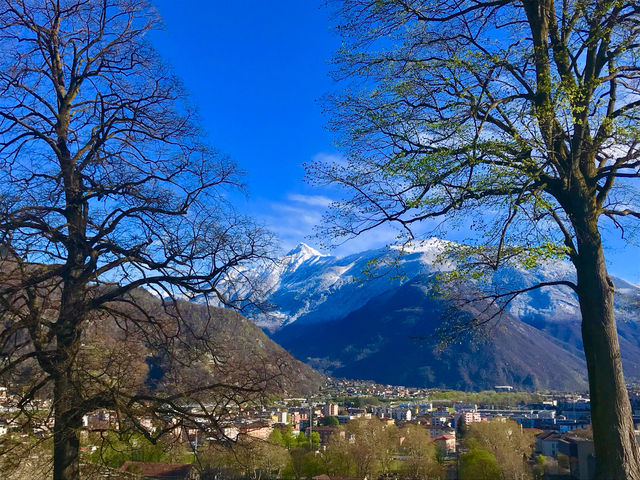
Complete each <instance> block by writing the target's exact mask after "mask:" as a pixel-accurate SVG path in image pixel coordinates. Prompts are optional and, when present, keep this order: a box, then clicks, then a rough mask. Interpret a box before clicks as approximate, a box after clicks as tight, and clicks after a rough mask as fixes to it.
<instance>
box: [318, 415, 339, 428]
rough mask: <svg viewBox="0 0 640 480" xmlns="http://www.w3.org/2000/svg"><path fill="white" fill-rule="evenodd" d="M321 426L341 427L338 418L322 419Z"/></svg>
mask: <svg viewBox="0 0 640 480" xmlns="http://www.w3.org/2000/svg"><path fill="white" fill-rule="evenodd" d="M320 424H321V425H324V426H325V427H337V426H338V425H340V422H339V421H338V417H333V416H331V417H322V418H321V419H320Z"/></svg>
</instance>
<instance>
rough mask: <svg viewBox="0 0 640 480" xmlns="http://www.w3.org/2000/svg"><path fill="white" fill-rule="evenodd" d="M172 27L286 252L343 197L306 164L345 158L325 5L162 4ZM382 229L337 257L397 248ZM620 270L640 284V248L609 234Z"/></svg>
mask: <svg viewBox="0 0 640 480" xmlns="http://www.w3.org/2000/svg"><path fill="white" fill-rule="evenodd" d="M153 3H154V5H155V6H156V7H157V9H158V11H159V13H160V15H161V16H162V18H163V21H164V24H165V29H164V30H163V31H161V32H157V33H154V34H153V37H152V41H153V43H154V45H155V46H156V48H157V49H158V50H159V52H160V53H161V55H162V56H163V58H164V59H165V60H166V61H167V62H168V63H169V64H171V65H172V66H173V67H174V69H175V71H176V73H177V75H178V76H179V77H181V78H182V80H183V82H184V85H185V87H186V89H187V90H188V91H189V92H190V93H191V95H192V101H193V103H194V104H195V105H197V106H198V108H199V110H200V115H201V118H202V122H203V125H204V128H205V130H206V131H207V133H208V136H209V139H210V141H211V144H212V145H213V146H214V147H215V148H217V149H218V150H220V151H222V152H224V153H226V154H228V155H230V156H231V157H232V158H233V159H235V160H236V161H237V162H238V163H239V165H240V166H241V168H242V169H243V170H245V171H246V172H247V175H246V181H247V186H248V191H249V198H248V199H247V200H242V201H241V202H240V203H241V205H240V208H241V209H242V210H244V211H245V212H247V213H249V214H251V215H252V216H254V217H255V218H256V219H257V220H258V221H260V222H263V223H265V224H266V225H268V226H269V227H270V228H272V229H273V230H274V231H275V232H276V233H277V234H278V235H279V237H280V239H281V241H282V248H283V250H287V249H289V248H292V247H293V246H295V244H297V243H298V242H300V241H305V242H306V243H309V244H310V245H312V246H316V245H317V244H318V242H317V241H316V240H314V239H310V238H308V235H310V234H311V233H312V227H313V226H314V225H315V224H317V223H318V222H320V221H321V213H322V211H323V210H324V208H325V207H326V205H327V203H328V202H329V197H331V196H332V195H335V192H331V191H319V190H317V189H315V188H313V187H311V186H310V185H308V184H306V183H305V182H304V181H303V179H304V170H303V167H302V164H303V163H305V162H309V161H312V160H314V159H316V158H323V157H324V158H326V157H327V156H334V155H338V152H337V151H336V150H335V148H334V146H333V142H332V135H331V133H330V132H329V131H327V130H326V128H325V126H326V123H327V117H326V116H325V115H324V114H323V113H322V111H321V106H320V104H319V99H320V98H321V97H322V95H324V94H326V93H328V92H330V91H332V90H335V89H336V88H337V86H336V84H335V82H334V81H333V80H331V79H330V78H329V77H328V72H329V70H330V66H329V64H328V62H329V61H330V59H331V57H332V56H333V53H334V52H335V50H336V49H337V48H339V46H340V40H339V39H338V37H337V36H336V34H335V33H334V32H333V31H332V30H331V28H330V25H331V22H330V14H331V12H330V10H329V8H327V7H325V6H324V3H325V0H277V1H266V0H244V1H242V2H238V1H233V0H227V1H221V0H185V1H175V0H154V2H153ZM393 238H394V232H393V231H392V230H390V229H382V230H379V231H377V232H375V233H372V234H370V235H368V236H367V237H363V238H359V239H355V240H353V241H350V242H349V243H347V244H346V245H344V246H342V247H340V248H338V249H337V250H335V251H334V252H333V253H336V254H345V253H350V252H354V251H359V250H363V249H366V248H372V247H376V246H381V245H384V244H386V243H388V242H391V241H392V240H393ZM605 240H606V243H607V245H608V248H607V251H606V255H607V258H608V260H609V268H610V270H611V272H612V273H613V274H616V275H619V276H622V277H623V278H626V279H628V280H630V281H633V282H640V268H638V265H640V254H639V252H640V247H635V246H626V244H625V242H623V241H620V240H619V234H617V233H615V232H612V233H609V234H606V236H605Z"/></svg>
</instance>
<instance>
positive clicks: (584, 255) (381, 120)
mask: <svg viewBox="0 0 640 480" xmlns="http://www.w3.org/2000/svg"><path fill="white" fill-rule="evenodd" d="M337 10H338V11H337V16H338V27H337V28H338V32H339V33H340V34H341V36H342V38H343V41H344V43H343V45H344V47H343V48H342V50H341V51H339V52H338V55H337V57H336V60H335V67H336V68H335V75H336V77H337V78H338V79H340V80H342V82H343V85H344V88H343V89H342V91H341V93H338V94H336V95H333V96H331V97H330V98H329V99H328V102H327V109H328V110H329V111H330V112H331V126H332V127H333V128H334V129H335V131H336V132H337V133H338V138H339V143H340V145H341V146H342V147H343V152H344V155H345V158H344V160H343V161H339V162H334V163H326V162H324V163H323V162H318V163H315V164H312V165H310V166H309V170H310V175H311V178H312V179H313V180H315V181H316V182H318V183H320V184H334V185H339V186H341V187H343V189H344V190H343V191H344V192H345V195H344V197H343V198H342V199H341V200H339V201H336V202H334V204H333V205H332V207H331V208H330V210H329V212H328V214H327V216H326V218H325V222H323V226H322V227H320V232H321V234H327V235H331V236H333V237H334V238H337V239H338V240H344V239H348V238H352V237H354V236H357V235H360V234H362V233H365V232H368V231H370V230H372V229H375V228H378V227H380V226H382V225H385V224H387V225H395V226H397V227H398V230H399V234H400V236H401V238H404V239H406V240H411V239H413V238H415V237H416V236H419V235H421V234H424V232H425V231H428V232H429V233H431V232H433V231H436V232H437V231H441V229H442V228H447V227H451V226H458V227H460V226H463V227H465V228H467V229H468V230H469V231H470V232H471V234H470V235H469V238H468V241H466V242H464V245H453V246H452V247H453V248H452V252H451V253H452V254H453V258H452V260H453V261H454V263H453V264H454V265H455V266H456V273H457V274H458V275H459V276H460V277H462V278H463V279H467V278H470V277H472V278H481V277H480V275H481V274H483V273H486V272H489V273H490V272H492V271H494V270H496V269H498V268H499V267H500V266H501V265H503V264H504V263H505V262H517V263H520V264H522V265H524V266H525V267H527V268H533V267H535V266H536V265H537V264H538V263H539V262H540V261H541V260H544V259H550V258H564V259H567V260H569V261H571V262H572V263H573V265H574V266H575V269H576V277H575V278H573V279H572V278H568V279H552V280H550V281H548V282H545V283H542V284H540V285H536V286H535V287H536V288H537V287H544V286H550V285H562V286H564V287H566V288H570V289H572V290H573V291H574V292H575V293H576V295H577V297H578V300H579V302H580V309H581V313H582V322H583V329H582V331H583V343H584V347H585V356H586V359H587V370H588V374H589V383H590V392H591V409H592V420H593V424H594V442H595V449H596V458H597V466H598V467H597V468H598V475H599V478H636V477H638V476H640V466H639V465H638V463H639V459H638V452H637V448H636V447H635V441H634V440H633V433H632V431H633V424H632V420H631V409H630V406H629V401H628V398H627V392H626V386H625V382H624V376H623V373H622V365H621V361H620V352H619V343H618V338H617V332H616V326H615V318H614V309H613V293H614V285H613V282H612V281H611V279H610V278H609V276H608V273H607V269H606V262H605V257H604V253H603V245H602V238H601V229H602V228H605V227H607V226H612V227H616V228H618V229H620V231H621V232H624V233H625V234H628V233H629V231H630V230H633V229H634V228H635V227H636V226H637V220H638V218H640V205H639V204H638V190H637V183H636V182H637V178H638V177H639V176H640V150H639V146H640V143H639V140H640V129H639V128H638V118H639V115H640V100H638V94H639V93H640V63H639V62H640V55H639V54H640V42H639V41H638V40H639V38H640V7H639V6H638V3H637V2H635V1H631V0H623V1H613V0H610V1H607V0H604V1H602V0H584V1H571V0H567V1H559V0H480V1H475V0H474V1H467V0H444V1H431V0H344V1H342V2H339V7H338V9H337ZM445 253H446V252H445ZM532 288H533V287H532ZM468 290H469V289H467V291H468ZM517 293H518V292H517V291H516V292H512V291H505V292H491V295H486V296H484V297H483V298H482V299H481V300H482V301H485V302H488V303H489V306H491V305H493V304H494V303H495V302H496V301H497V303H498V307H499V308H498V310H496V309H493V308H489V307H487V308H480V309H478V310H479V311H481V312H483V313H485V314H488V315H474V316H473V318H471V320H468V319H464V321H463V322H461V324H460V325H458V328H459V329H460V330H465V329H471V328H474V327H476V326H478V325H479V324H482V323H485V322H487V321H488V320H490V319H492V318H494V317H495V315H494V313H495V312H496V311H497V312H498V313H499V312H500V309H501V308H503V307H504V305H505V304H508V302H510V301H511V300H512V299H513V297H514V295H515V294H517ZM487 317H488V318H487ZM612 412H613V416H612Z"/></svg>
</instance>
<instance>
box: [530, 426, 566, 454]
mask: <svg viewBox="0 0 640 480" xmlns="http://www.w3.org/2000/svg"><path fill="white" fill-rule="evenodd" d="M560 440H562V435H561V434H559V433H557V432H554V431H553V430H545V431H543V432H542V433H541V434H539V435H537V436H536V452H538V453H539V454H541V455H544V456H545V457H553V458H558V442H559V441H560Z"/></svg>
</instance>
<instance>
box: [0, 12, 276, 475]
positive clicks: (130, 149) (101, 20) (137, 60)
mask: <svg viewBox="0 0 640 480" xmlns="http://www.w3.org/2000/svg"><path fill="white" fill-rule="evenodd" d="M156 24H157V18H156V15H155V14H154V13H153V11H152V10H150V9H149V8H147V5H146V4H145V2H144V0H104V1H103V0H60V1H54V0H47V1H41V0H0V43H1V44H2V49H1V54H0V92H1V95H0V245H1V248H0V253H1V255H0V257H1V259H0V263H1V264H0V275H1V277H2V278H1V280H2V281H1V286H0V307H1V314H0V352H1V355H0V376H1V377H2V380H3V383H5V382H6V383H10V384H11V385H14V386H16V391H17V393H22V398H21V399H20V401H19V402H18V404H17V406H18V407H19V408H20V412H21V416H20V418H19V420H20V421H22V422H23V423H24V425H25V428H26V429H28V428H30V427H31V426H33V424H34V422H35V421H36V420H38V419H39V417H38V415H39V413H38V412H39V409H40V408H41V407H39V405H40V403H39V400H41V399H43V398H52V399H53V403H52V408H51V412H49V413H50V414H51V415H52V417H53V419H54V423H55V425H54V428H53V440H54V442H53V444H54V445H53V478H54V479H55V480H75V479H77V478H78V477H79V446H80V441H79V436H78V431H79V429H80V427H81V422H82V417H83V415H84V414H86V413H88V412H91V411H92V410H95V409H97V408H105V409H111V410H114V411H117V412H118V419H119V427H120V428H121V429H126V428H134V429H136V430H138V431H140V432H141V433H142V434H143V435H144V436H145V437H147V438H148V439H149V440H153V441H157V440H158V438H159V437H160V436H162V435H163V434H165V433H167V432H168V431H171V430H174V429H180V428H182V427H190V428H198V429H207V430H209V431H210V434H212V435H215V432H222V431H223V430H222V429H221V428H217V427H218V420H219V419H220V416H221V415H224V414H225V413H224V412H227V411H228V410H229V409H228V405H234V406H235V405H239V404H242V403H244V402H246V401H259V400H260V397H261V395H262V393H261V392H263V391H264V390H265V388H266V383H265V382H267V381H268V378H273V376H274V373H275V372H274V371H270V372H267V371H266V370H265V369H262V368H256V365H255V364H253V365H250V366H247V369H244V368H239V369H236V368H229V367H230V365H227V360H228V359H227V358H226V356H225V355H224V354H223V353H222V352H221V350H220V348H218V347H219V345H217V344H216V342H215V341H213V338H212V334H213V332H212V329H211V328H210V325H211V318H210V317H209V318H198V319H197V322H195V323H194V322H191V321H189V319H188V318H187V315H186V314H185V312H186V313H188V314H189V315H191V313H193V312H192V308H191V307H190V306H188V305H187V304H185V303H180V302H178V301H176V300H175V299H176V297H177V296H178V295H184V296H193V295H202V296H203V297H205V298H208V297H212V298H214V299H215V301H216V302H222V303H227V304H231V300H232V299H235V300H237V301H238V302H240V303H242V300H243V299H242V298H241V297H240V296H238V295H236V294H237V292H236V291H235V290H234V282H233V279H239V278H240V276H238V275H237V271H238V268H241V267H242V266H243V265H244V264H246V263H248V262H255V261H258V260H259V259H260V258H262V257H264V255H265V254H266V249H267V247H268V245H269V238H268V236H267V235H265V234H264V233H263V232H262V231H261V230H260V229H257V228H255V227H254V226H253V225H252V223H251V222H250V221H249V220H247V219H246V218H244V217H242V216H240V215H238V214H236V213H234V211H233V209H232V208H231V206H230V205H229V204H228V202H227V201H226V200H225V198H226V195H227V192H228V191H229V189H233V188H236V187H239V186H240V181H241V179H240V172H239V170H238V168H237V167H236V165H235V164H234V163H233V162H231V161H230V160H229V159H227V158H226V157H224V156H222V155H220V154H218V153H216V152H215V151H213V150H212V149H211V148H210V147H208V146H207V145H206V144H205V143H204V140H203V136H202V134H201V131H200V129H199V128H198V124H197V118H195V116H194V113H193V111H192V109H191V108H190V107H189V105H188V103H186V98H185V95H184V92H183V90H182V88H181V86H180V82H179V81H178V79H176V78H175V76H174V75H173V74H172V73H171V71H170V69H168V68H167V67H166V66H165V65H163V63H162V62H161V60H160V59H159V58H158V56H157V54H156V53H155V52H154V51H153V49H152V48H151V46H150V45H149V43H148V42H147V41H146V40H145V34H146V33H148V32H149V30H150V29H152V28H154V27H155V25H156ZM140 289H144V290H145V291H146V292H149V291H151V292H154V295H151V294H149V293H146V292H145V291H141V290H140ZM160 299H163V300H160ZM207 315H210V314H207ZM207 315H205V316H207ZM149 365H151V367H152V370H154V369H155V370H154V371H159V372H160V373H161V374H160V375H157V376H155V377H154V376H150V375H149ZM186 399H188V400H186ZM215 399H223V400H222V402H216V401H215ZM188 402H189V403H188ZM194 404H195V405H199V406H200V408H199V409H198V412H196V413H194V410H193V409H192V408H191V406H192V405H194ZM188 405H189V406H188ZM142 416H149V417H152V418H153V419H154V420H155V422H156V424H155V428H154V429H147V428H146V427H144V426H143V425H142V424H141V423H140V422H139V419H140V418H141V417H142ZM45 417H46V415H45ZM196 417H198V418H196ZM171 418H173V419H174V423H173V424H172V425H167V424H166V421H167V419H171ZM163 422H164V423H163Z"/></svg>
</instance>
